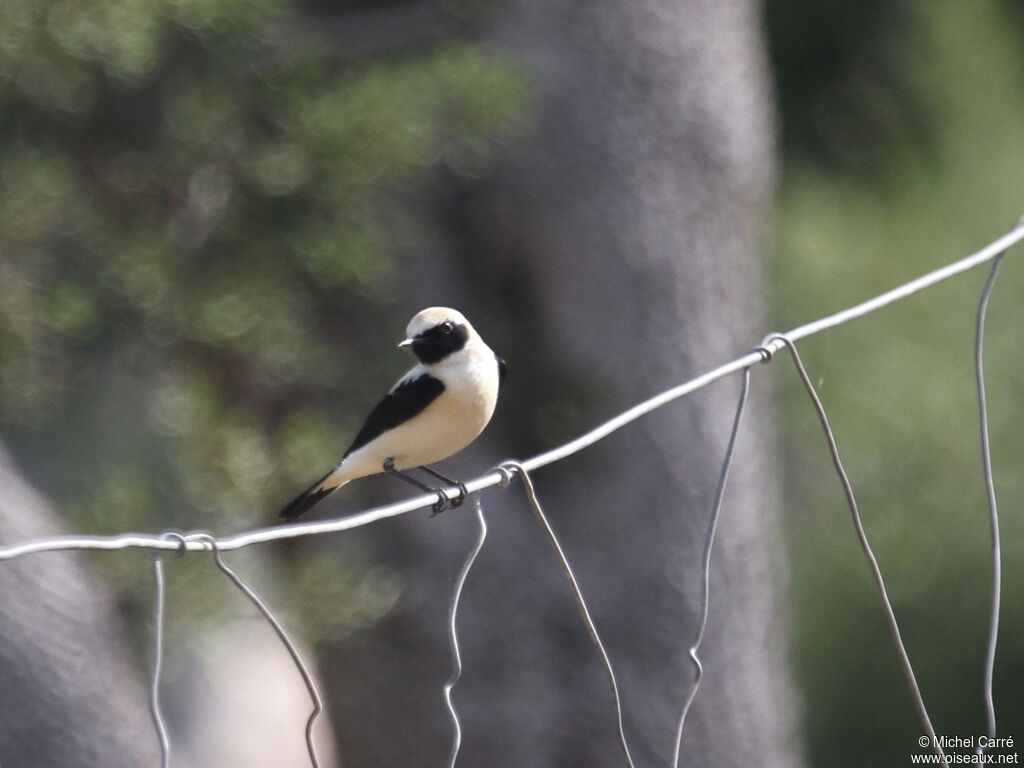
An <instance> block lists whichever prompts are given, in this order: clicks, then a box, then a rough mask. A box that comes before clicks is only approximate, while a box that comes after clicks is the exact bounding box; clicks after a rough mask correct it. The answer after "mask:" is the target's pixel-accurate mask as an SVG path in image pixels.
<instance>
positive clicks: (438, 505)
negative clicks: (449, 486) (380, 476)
mask: <svg viewBox="0 0 1024 768" xmlns="http://www.w3.org/2000/svg"><path fill="white" fill-rule="evenodd" d="M384 471H385V472H387V473H388V474H389V475H391V476H392V477H397V478H399V479H401V480H405V482H407V483H410V484H412V485H415V486H416V487H417V488H419V489H420V490H421V491H426V492H427V493H436V494H437V501H436V502H435V504H434V507H433V509H434V512H433V515H437V514H440V513H441V512H444V510H445V508H446V507H447V506H448V504H449V501H448V494H446V493H445V492H444V491H442V490H441V489H440V488H431V487H430V486H429V485H427V484H426V483H421V482H420V481H419V480H417V479H416V478H415V477H410V476H409V475H407V474H405V473H404V472H399V471H398V470H397V469H395V459H394V457H393V456H388V457H387V458H386V459H384ZM460 503H461V502H460ZM433 515H431V517H433Z"/></svg>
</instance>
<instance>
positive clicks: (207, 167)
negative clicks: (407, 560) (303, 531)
mask: <svg viewBox="0 0 1024 768" xmlns="http://www.w3.org/2000/svg"><path fill="white" fill-rule="evenodd" d="M317 27H318V24H317V20H316V19H315V18H309V17H305V16H303V15H302V14H301V13H299V12H298V11H296V10H295V8H294V7H293V6H292V5H291V4H288V3H285V2H276V1H274V0H260V1H255V0H52V1H50V2H46V1H41V0H6V1H5V2H4V3H0V419H2V424H3V431H4V436H5V438H6V439H8V440H9V441H10V442H11V443H12V444H14V445H15V446H16V448H17V453H18V455H19V456H20V457H21V458H22V461H23V464H24V465H25V466H26V467H27V468H28V471H29V472H30V475H31V476H33V477H35V478H44V479H45V481H44V482H42V483H41V485H42V486H43V487H44V488H45V490H46V491H47V492H48V493H50V494H51V495H52V496H53V497H54V498H55V500H56V502H57V504H58V506H59V508H60V509H62V510H63V511H64V512H66V513H67V514H68V515H69V517H70V518H71V521H70V523H69V525H70V527H71V528H72V529H78V530H88V531H91V532H96V533H103V532H108V533H113V532H117V531H123V530H127V529H139V528H142V529H150V530H159V529H166V528H168V527H172V526H176V527H181V528H196V527H205V526H211V527H215V528H216V529H217V530H230V529H232V528H236V527H241V526H247V525H256V524H267V523H268V522H270V521H271V520H272V519H273V514H274V512H275V511H276V509H277V508H279V507H280V505H281V504H283V502H285V501H287V497H288V494H289V493H294V492H297V491H298V490H299V489H301V488H302V487H303V486H304V485H305V484H306V483H308V482H309V481H310V480H311V479H312V476H313V475H314V474H319V473H320V472H322V471H323V470H324V469H325V468H326V467H325V465H324V462H325V461H330V457H335V456H338V455H339V454H340V452H341V451H343V450H344V447H345V446H344V444H343V443H344V439H343V436H345V435H350V434H351V433H352V431H353V428H354V427H355V426H357V425H356V424H355V421H354V420H355V419H358V418H359V416H360V414H359V413H355V412H354V410H355V409H349V408H348V407H346V405H345V404H346V403H347V402H350V401H351V402H353V403H361V404H365V403H366V402H370V401H371V398H372V397H373V396H375V395H376V394H378V392H377V390H378V389H379V386H380V382H381V381H387V380H389V378H391V377H393V376H397V375H398V373H399V371H398V370H396V369H395V368H394V366H398V365H401V363H402V361H401V359H400V358H399V357H398V356H397V355H396V356H394V358H393V359H385V360H381V361H380V362H378V359H377V356H376V355H368V356H365V357H362V356H360V355H359V353H360V351H362V350H364V349H374V350H379V349H381V348H387V346H389V345H390V344H391V343H392V342H393V341H394V337H396V336H397V334H399V333H400V332H401V329H400V328H398V327H380V328H372V327H367V324H366V323H365V322H362V321H360V320H359V318H360V317H361V316H363V315H368V316H381V315H384V316H386V315H387V312H386V311H382V310H378V311H374V312H366V309H367V308H368V307H374V306H376V307H380V306H382V305H387V303H388V302H389V301H391V300H392V299H393V298H394V295H395V291H394V282H393V281H394V279H395V278H394V275H393V273H392V270H391V269H390V265H391V254H392V253H393V251H394V247H395V244H396V241H400V240H401V239H402V238H405V239H406V240H408V239H412V238H415V237H416V236H417V232H419V229H420V227H421V225H422V222H420V221H419V220H418V215H419V214H417V212H416V210H415V208H414V207H411V206H408V205H405V204H404V203H403V200H404V199H405V198H406V197H407V196H408V195H409V192H410V190H411V189H415V188H416V187H417V186H418V185H420V184H422V183H423V181H424V179H426V178H427V177H428V174H429V173H430V172H433V171H434V170H435V169H437V168H438V167H445V168H447V169H448V170H449V171H450V172H451V173H455V174H463V175H465V174H470V175H472V174H480V173H484V172H486V168H487V164H488V162H489V160H490V157H491V153H492V149H493V148H494V146H495V143H496V142H500V141H501V140H502V139H503V138H504V137H506V136H508V135H510V132H511V131H512V130H513V129H514V126H515V124H516V123H517V120H518V118H519V116H520V115H521V114H522V112H523V107H524V103H525V92H524V81H523V79H522V77H521V76H520V74H519V73H518V72H517V71H516V70H515V68H514V67H512V66H511V65H510V63H509V62H508V61H505V60H502V59H501V58H499V57H498V56H497V55H496V54H494V53H493V52H490V51H487V50H485V49H483V48H481V47H480V46H478V45H476V44H474V43H472V42H470V41H466V40H460V39H448V40H443V41H436V42H434V43H432V44H430V45H426V44H420V45H418V46H416V47H414V48H412V49H410V50H397V51H394V52H392V53H390V54H383V53H382V54H380V55H376V56H371V57H367V58H362V59H360V58H359V57H352V56H348V55H347V54H346V52H345V51H338V50H335V49H334V48H332V41H331V39H330V37H329V36H328V35H326V34H319V32H318V29H317ZM354 359H359V360H360V363H359V368H360V376H351V375H346V371H347V370H348V369H349V368H350V367H351V365H352V361H353V360H354ZM360 387H367V388H372V391H369V390H368V391H365V392H364V391H362V390H361V389H360ZM325 457H326V458H325ZM211 520H215V521H216V522H215V523H214V522H211ZM313 559H315V558H313V557H312V555H311V556H310V557H309V558H307V561H309V562H311V561H312V560H313ZM108 562H109V561H108ZM119 562H120V563H124V561H119ZM351 562H352V561H350V564H351ZM110 567H114V568H118V567H122V566H121V565H120V564H118V563H111V564H110ZM123 567H124V568H126V569H134V568H135V567H136V564H135V563H131V564H128V565H124V566H123ZM335 567H336V568H337V567H338V566H335ZM307 570H308V569H307ZM321 570H322V569H321ZM132 573H135V571H132ZM296 578H301V576H296ZM352 578H357V577H355V576H352V575H351V574H349V573H347V572H346V573H344V574H342V573H336V574H335V577H334V578H332V579H327V578H325V579H323V581H322V582H321V594H322V593H323V590H324V589H328V588H336V590H338V591H340V592H344V591H345V590H347V589H348V586H347V585H348V583H349V581H351V579H352ZM358 578H362V577H361V576H360V577H358ZM118 581H119V583H122V584H132V583H135V582H136V581H137V578H136V577H135V576H132V575H130V573H128V572H126V573H124V574H121V578H118ZM330 585H333V586H330ZM142 588H143V589H146V590H148V586H145V585H143V587H142ZM203 593H204V592H203V590H195V591H194V592H193V595H197V594H203ZM147 599H148V597H147ZM324 604H325V605H332V606H336V605H337V604H338V603H337V601H333V600H327V601H325V603H324ZM364 607H365V606H364Z"/></svg>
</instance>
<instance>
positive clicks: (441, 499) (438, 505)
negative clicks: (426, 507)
mask: <svg viewBox="0 0 1024 768" xmlns="http://www.w3.org/2000/svg"><path fill="white" fill-rule="evenodd" d="M434 492H435V493H436V494H437V501H435V502H434V506H432V507H431V508H430V510H431V512H430V517H437V516H438V515H440V514H441V513H442V512H444V511H445V510H446V509H448V506H449V504H451V502H450V501H449V500H448V494H447V493H445V492H444V491H442V490H441V489H440V488H437V489H436V490H435V491H434ZM452 506H458V505H457V504H452Z"/></svg>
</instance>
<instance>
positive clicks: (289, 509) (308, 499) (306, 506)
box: [277, 469, 344, 520]
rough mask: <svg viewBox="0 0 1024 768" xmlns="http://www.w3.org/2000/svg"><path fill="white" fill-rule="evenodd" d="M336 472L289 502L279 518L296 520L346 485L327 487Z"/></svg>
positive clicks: (331, 472)
mask: <svg viewBox="0 0 1024 768" xmlns="http://www.w3.org/2000/svg"><path fill="white" fill-rule="evenodd" d="M334 471H335V470H333V469H332V470H331V471H330V472H328V473H327V474H326V475H324V476H323V477H321V478H320V479H319V480H317V481H316V482H315V483H313V484H312V485H311V486H309V488H307V489H306V490H304V491H303V492H302V493H300V494H299V495H298V496H296V497H295V498H294V499H292V500H291V501H290V502H288V504H287V505H286V506H285V508H284V509H282V510H281V511H280V512H278V514H277V516H278V517H280V518H281V519H282V520H295V519H296V518H297V517H300V516H301V515H303V514H305V513H306V512H308V511H309V510H310V509H311V508H312V507H314V506H316V505H317V504H319V503H320V502H321V501H323V500H324V498H326V497H327V496H329V495H331V494H332V493H334V492H335V491H336V490H338V489H339V488H340V487H341V486H342V485H344V483H339V484H337V485H325V482H326V481H327V479H328V478H329V477H330V476H331V475H333V474H334Z"/></svg>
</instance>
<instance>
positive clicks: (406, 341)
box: [398, 336, 416, 347]
mask: <svg viewBox="0 0 1024 768" xmlns="http://www.w3.org/2000/svg"><path fill="white" fill-rule="evenodd" d="M415 343H416V338H415V337H414V336H410V337H409V338H408V339H402V340H401V341H400V342H398V346H399V347H411V346H412V345H413V344H415Z"/></svg>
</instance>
